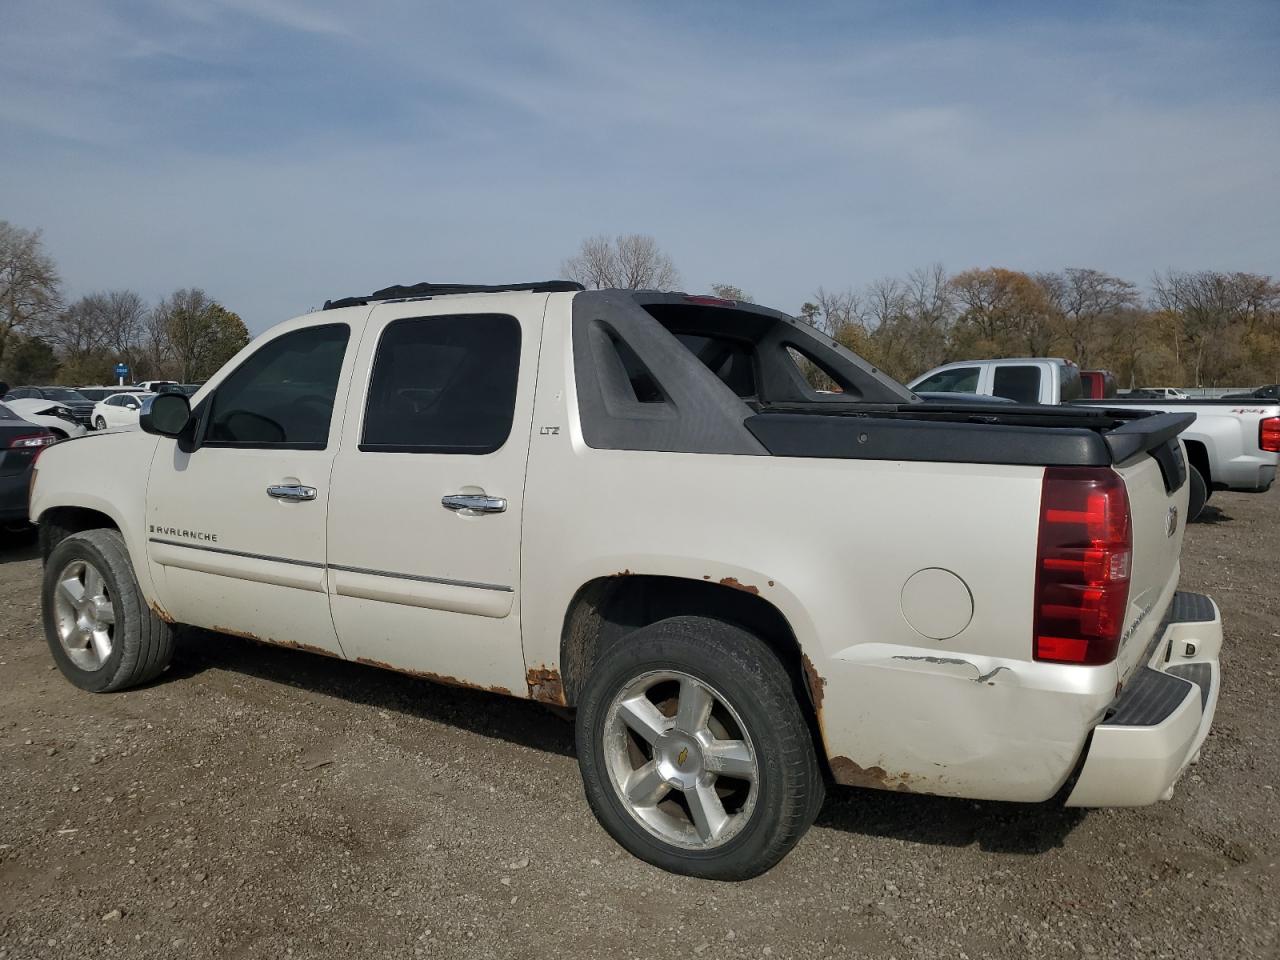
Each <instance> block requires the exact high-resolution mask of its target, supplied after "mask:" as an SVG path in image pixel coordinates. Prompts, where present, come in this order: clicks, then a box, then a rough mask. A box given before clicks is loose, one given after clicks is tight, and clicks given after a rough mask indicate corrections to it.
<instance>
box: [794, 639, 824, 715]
mask: <svg viewBox="0 0 1280 960" xmlns="http://www.w3.org/2000/svg"><path fill="white" fill-rule="evenodd" d="M800 664H801V666H803V667H804V682H805V685H806V686H808V688H809V698H810V699H811V700H812V701H813V709H814V710H816V711H817V712H818V721H819V723H821V721H822V691H823V688H825V687H826V685H827V681H826V680H825V679H824V678H823V676H822V674H820V673H818V669H817V667H815V666H814V665H813V661H812V660H810V659H809V655H808V654H803V653H802V654H801V655H800Z"/></svg>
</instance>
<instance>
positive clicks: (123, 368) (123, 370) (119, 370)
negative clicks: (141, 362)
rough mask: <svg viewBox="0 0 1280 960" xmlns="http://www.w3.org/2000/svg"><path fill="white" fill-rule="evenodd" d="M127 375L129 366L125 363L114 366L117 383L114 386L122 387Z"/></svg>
mask: <svg viewBox="0 0 1280 960" xmlns="http://www.w3.org/2000/svg"><path fill="white" fill-rule="evenodd" d="M128 375H129V365H128V364H127V363H117V364H116V380H117V381H119V382H118V383H117V384H116V386H118V387H123V386H124V378H125V377H127V376H128Z"/></svg>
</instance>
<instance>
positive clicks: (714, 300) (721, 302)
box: [684, 293, 738, 307]
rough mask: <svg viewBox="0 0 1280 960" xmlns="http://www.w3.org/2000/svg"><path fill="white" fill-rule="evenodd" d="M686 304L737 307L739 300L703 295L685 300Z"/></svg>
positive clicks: (695, 295)
mask: <svg viewBox="0 0 1280 960" xmlns="http://www.w3.org/2000/svg"><path fill="white" fill-rule="evenodd" d="M684 302H685V303H696V304H699V305H700V306H704V307H736V306H737V305H738V301H737V300H726V299H725V298H724V297H711V296H708V295H706V294H703V293H699V294H694V295H693V296H688V297H685V298H684Z"/></svg>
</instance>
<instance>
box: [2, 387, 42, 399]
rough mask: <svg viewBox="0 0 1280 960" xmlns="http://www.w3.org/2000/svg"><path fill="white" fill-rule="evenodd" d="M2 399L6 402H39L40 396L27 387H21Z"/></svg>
mask: <svg viewBox="0 0 1280 960" xmlns="http://www.w3.org/2000/svg"><path fill="white" fill-rule="evenodd" d="M4 398H5V399H6V400H32V399H35V400H39V399H40V394H38V393H36V391H34V390H32V389H31V388H29V387H23V388H21V389H19V390H10V391H9V392H8V393H7V394H5V397H4Z"/></svg>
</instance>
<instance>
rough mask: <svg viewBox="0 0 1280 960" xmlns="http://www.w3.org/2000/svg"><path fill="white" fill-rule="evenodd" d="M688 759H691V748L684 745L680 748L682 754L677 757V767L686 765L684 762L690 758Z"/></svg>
mask: <svg viewBox="0 0 1280 960" xmlns="http://www.w3.org/2000/svg"><path fill="white" fill-rule="evenodd" d="M688 759H689V748H688V747H682V748H681V749H680V755H679V756H678V757H676V766H677V767H683V766H684V762H685V761H686V760H688Z"/></svg>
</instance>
